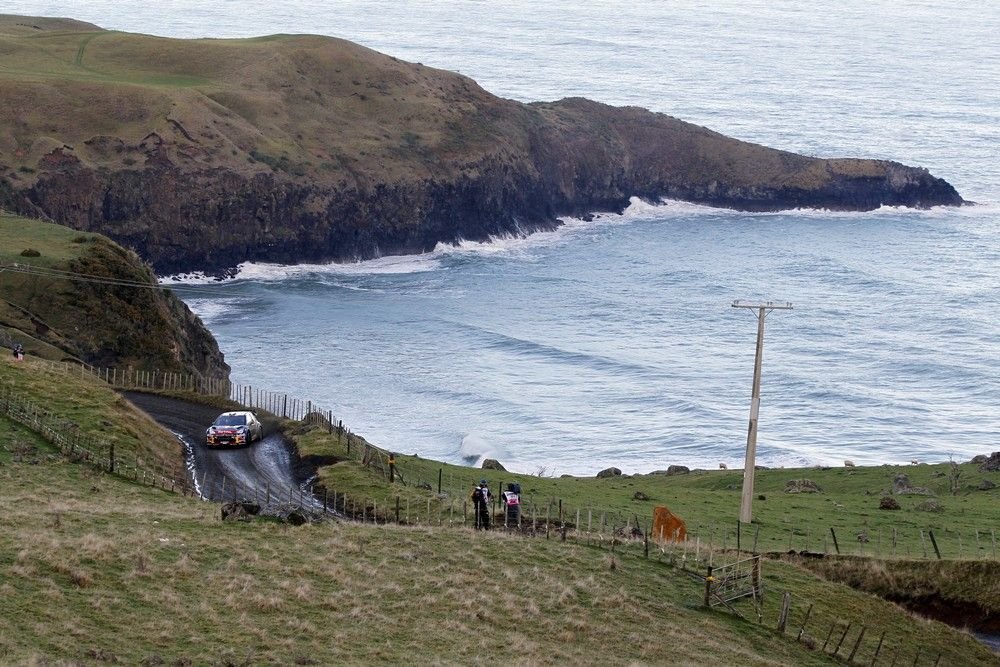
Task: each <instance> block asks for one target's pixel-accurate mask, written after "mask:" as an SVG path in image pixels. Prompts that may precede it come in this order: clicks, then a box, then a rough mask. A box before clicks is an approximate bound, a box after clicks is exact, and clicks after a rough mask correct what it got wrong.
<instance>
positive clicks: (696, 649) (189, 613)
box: [0, 419, 995, 665]
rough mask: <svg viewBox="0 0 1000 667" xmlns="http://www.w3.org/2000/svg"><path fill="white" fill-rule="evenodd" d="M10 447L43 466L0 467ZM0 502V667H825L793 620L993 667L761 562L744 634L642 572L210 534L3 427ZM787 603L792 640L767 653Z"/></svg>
mask: <svg viewBox="0 0 1000 667" xmlns="http://www.w3.org/2000/svg"><path fill="white" fill-rule="evenodd" d="M15 441H16V442H18V443H20V444H21V449H20V451H23V448H24V445H25V444H27V445H29V446H34V447H37V448H39V452H40V454H41V457H40V458H41V459H42V463H40V464H35V465H32V464H29V463H26V462H23V461H21V462H17V461H15V457H14V455H13V453H12V449H13V447H12V446H11V443H12V442H15ZM0 501H2V503H3V506H4V507H5V508H7V509H6V510H5V512H4V514H3V517H2V519H0V521H2V526H3V530H2V531H0V575H2V578H0V662H5V663H16V664H21V663H26V662H32V661H34V662H38V663H45V662H48V661H53V660H56V661H67V662H77V661H80V662H82V663H84V664H91V663H97V662H113V661H118V662H121V663H124V664H137V663H140V662H143V661H144V664H175V663H177V664H337V663H341V664H346V663H350V664H379V663H382V664H398V663H403V662H406V663H409V662H421V663H430V664H498V663H511V664H588V665H589V664H594V665H597V664H601V665H626V664H651V665H652V664H668V663H673V664H707V663H714V662H719V661H726V662H729V663H731V664H739V665H813V664H816V665H821V664H835V661H833V660H832V659H830V658H828V657H826V656H824V655H823V654H822V653H821V652H820V651H818V650H815V649H814V650H810V649H809V648H807V645H806V643H797V642H795V641H794V639H793V637H794V634H795V633H796V632H797V629H798V625H797V624H800V623H801V621H802V620H804V608H805V606H806V604H807V603H808V602H814V603H815V605H816V607H815V608H814V610H813V612H812V616H811V618H812V621H811V622H810V625H809V634H810V636H816V635H819V644H822V639H823V636H822V634H823V632H825V629H826V627H827V626H828V625H829V624H830V623H832V622H833V621H834V620H835V619H838V618H840V619H844V620H852V621H857V620H860V619H866V622H867V623H868V624H869V628H870V631H869V637H871V636H873V635H874V636H877V633H880V632H882V631H886V632H887V636H888V638H889V639H888V640H887V642H886V645H885V647H884V653H883V656H884V657H883V659H884V660H888V656H889V655H891V653H892V651H894V650H901V651H902V652H903V653H902V655H904V656H910V657H909V658H908V659H909V660H911V661H912V656H913V655H914V648H915V646H916V645H917V642H919V647H920V649H921V651H922V652H923V655H924V656H925V661H926V659H927V656H931V657H930V660H931V661H933V660H934V658H935V657H936V656H937V654H938V653H940V654H941V655H942V659H941V660H942V661H941V664H956V665H957V664H962V665H980V664H981V665H986V664H994V663H995V660H994V658H992V657H991V656H990V654H989V653H988V652H987V651H986V650H985V649H984V648H983V647H982V646H980V645H978V644H977V643H976V642H975V641H973V640H972V639H971V638H969V637H968V636H966V635H963V634H961V633H959V632H957V631H954V630H951V629H949V628H948V627H946V626H943V625H941V624H937V623H928V622H924V621H920V620H916V619H914V618H913V617H911V616H909V615H907V614H905V613H903V612H901V611H899V610H898V609H896V608H895V607H893V606H892V605H891V604H888V603H885V602H881V601H879V600H877V599H876V598H873V597H871V596H868V595H864V594H859V593H855V592H853V591H851V590H850V589H848V588H846V587H843V586H840V585H837V584H831V583H826V582H824V581H822V580H820V579H817V578H815V577H813V576H812V575H809V574H808V573H807V572H805V571H804V570H801V569H799V568H797V567H795V566H793V565H789V564H783V563H778V562H774V563H768V564H766V565H765V570H764V572H765V585H766V586H767V587H768V589H767V590H768V591H769V593H768V596H767V598H766V605H765V623H764V624H763V625H758V624H757V623H756V622H754V621H741V620H738V619H737V618H735V617H734V616H732V615H731V614H729V613H728V612H719V611H715V612H706V611H703V610H702V609H701V608H700V599H701V586H700V585H699V584H698V583H697V582H695V581H693V580H691V579H690V578H689V577H688V576H686V575H684V574H682V573H680V572H679V571H678V570H675V569H674V568H671V567H670V566H668V565H667V564H666V563H663V562H658V560H657V559H655V558H654V559H650V560H646V559H642V558H637V557H633V556H628V555H620V554H618V555H612V554H610V553H609V552H608V551H607V549H603V550H602V549H599V548H596V547H587V546H585V545H574V544H572V543H562V542H559V541H556V540H550V541H546V540H544V539H527V540H526V539H522V538H517V537H511V536H506V535H503V534H483V533H472V532H469V531H466V530H456V529H447V528H444V529H432V528H406V527H394V526H379V527H374V526H370V525H368V526H362V525H357V524H330V523H328V524H320V525H307V526H302V527H299V528H293V527H290V526H288V525H284V524H277V523H271V522H255V523H250V524H221V523H220V522H219V520H218V518H217V517H218V507H217V506H216V505H212V504H208V503H204V502H201V501H198V500H194V499H185V498H181V497H178V496H173V495H170V494H167V493H165V492H161V491H156V490H152V489H149V488H145V487H140V486H134V485H132V484H129V483H126V482H123V481H120V480H118V479H117V478H112V477H108V476H105V475H103V474H95V473H94V472H92V470H91V469H90V468H87V467H84V466H79V465H73V464H70V463H67V462H65V461H63V460H61V459H59V458H58V457H54V456H47V455H46V452H45V449H44V444H43V443H41V442H40V441H38V440H37V439H35V438H34V437H33V436H32V435H31V434H29V433H26V432H25V431H24V430H23V429H22V428H20V427H17V426H13V425H11V424H10V423H9V422H6V421H4V420H3V419H0ZM786 590H787V591H790V592H792V594H793V596H794V600H795V601H796V602H795V605H796V606H795V607H794V609H795V613H794V614H793V617H792V621H791V623H790V627H792V628H794V630H793V631H792V632H791V635H790V636H780V635H778V634H776V633H775V632H774V630H773V628H774V623H775V619H776V616H777V607H778V605H779V600H780V596H779V595H778V593H779V592H781V591H786ZM743 610H744V611H745V612H748V611H749V608H748V607H743ZM125 619H127V621H126V620H125ZM853 636H854V635H853V634H852V637H853ZM831 650H832V646H831V647H830V648H829V649H828V651H831ZM874 650H875V642H874V641H873V640H872V639H871V638H870V639H869V641H868V642H867V643H866V644H865V646H864V649H863V651H862V652H860V653H859V656H860V658H861V661H862V662H863V664H868V661H869V660H870V658H871V656H872V655H873V652H874ZM847 653H848V649H845V650H843V651H842V652H841V656H846V655H847Z"/></svg>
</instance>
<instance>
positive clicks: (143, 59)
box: [0, 17, 962, 272]
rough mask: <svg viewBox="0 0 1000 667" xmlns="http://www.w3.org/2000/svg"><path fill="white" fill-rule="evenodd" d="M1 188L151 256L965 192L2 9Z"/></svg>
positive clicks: (326, 61)
mask: <svg viewBox="0 0 1000 667" xmlns="http://www.w3.org/2000/svg"><path fill="white" fill-rule="evenodd" d="M0 98H2V99H3V100H4V102H5V103H4V105H3V106H2V107H0V207H5V208H7V209H11V210H14V211H17V212H19V213H22V214H25V215H31V216H37V217H45V218H50V219H53V220H56V221H58V222H60V223H62V224H66V225H69V226H72V227H74V228H77V229H81V230H94V231H100V232H102V233H105V234H107V235H108V236H110V237H112V238H114V239H115V240H117V241H119V242H120V243H123V244H125V245H127V246H129V247H132V248H134V249H136V250H137V251H138V252H139V253H140V254H141V255H142V256H143V257H145V258H147V259H148V260H149V261H151V262H152V263H153V264H154V266H155V268H156V269H157V271H160V272H176V271H183V270H190V269H202V270H210V271H212V270H225V269H226V268H229V267H232V266H234V265H236V264H238V263H239V262H242V261H245V260H264V261H276V262H299V261H318V260H330V259H350V258H366V257H372V256H377V255H381V254H398V253H411V252H421V251H426V250H429V249H431V248H433V247H434V246H435V245H436V244H437V243H438V242H442V241H443V242H452V241H456V240H458V239H463V238H464V239H476V240H483V239H486V238H488V237H489V236H491V235H497V234H505V233H512V232H515V233H516V232H528V231H532V230H536V229H541V228H550V227H553V226H555V225H558V224H559V222H558V217H559V216H567V215H585V214H588V213H591V212H596V211H618V210H621V209H623V208H624V207H625V206H626V205H627V203H628V200H629V198H630V197H633V196H638V197H642V198H645V199H649V200H658V199H660V198H663V197H669V198H675V199H683V200H687V201H692V202H699V203H703V204H708V205H712V206H724V207H731V208H736V209H742V210H750V211H764V210H778V209H785V208H795V207H823V208H831V209H843V210H868V209H873V208H877V207H879V206H882V205H902V206H916V207H927V206H934V205H939V204H947V205H957V204H961V203H962V199H961V197H960V196H959V194H958V193H957V192H956V191H955V189H954V188H953V187H951V186H950V185H949V184H948V183H947V182H945V181H943V180H941V179H939V178H935V177H934V176H932V175H930V174H929V173H927V172H926V170H923V169H919V168H913V167H907V166H904V165H901V164H898V163H893V162H885V161H873V160H861V159H857V160H855V159H838V160H824V159H817V158H810V157H805V156H801V155H795V154H792V153H787V152H783V151H777V150H773V149H769V148H766V147H763V146H759V145H755V144H749V143H746V142H741V141H737V140H734V139H730V138H727V137H724V136H722V135H720V134H718V133H715V132H712V131H710V130H708V129H705V128H702V127H698V126H695V125H692V124H689V123H685V122H682V121H680V120H677V119H675V118H672V117H669V116H665V115H663V114H657V113H652V112H649V111H646V110H643V109H638V108H613V107H609V106H606V105H602V104H598V103H595V102H591V101H588V100H584V99H565V100H561V101H558V102H551V103H536V104H521V103H518V102H514V101H511V100H505V99H501V98H498V97H496V96H493V95H490V94H489V93H487V92H486V91H484V90H482V89H481V88H480V87H479V86H477V85H476V84H475V82H473V81H471V80H470V79H468V78H466V77H463V76H460V75H457V74H453V73H450V72H444V71H440V70H435V69H431V68H428V67H424V66H422V65H420V64H413V63H405V62H402V61H399V60H397V59H395V58H392V57H389V56H385V55H382V54H379V53H376V52H374V51H371V50H368V49H365V48H363V47H360V46H358V45H355V44H351V43H349V42H345V41H342V40H337V39H332V38H326V37H315V36H275V37H268V38H259V39H249V40H169V39H162V38H154V37H149V36H142V35H130V34H124V33H115V32H108V31H103V30H100V29H99V28H96V27H95V26H90V25H87V24H80V23H76V22H59V21H51V22H50V21H49V20H41V19H28V18H24V17H0Z"/></svg>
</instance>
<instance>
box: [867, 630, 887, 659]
mask: <svg viewBox="0 0 1000 667" xmlns="http://www.w3.org/2000/svg"><path fill="white" fill-rule="evenodd" d="M884 639H885V630H883V631H882V634H881V635H880V636H879V638H878V646H876V647H875V655H873V656H872V661H871V663H870V664H869V665H868V667H875V661H876V660H878V654H879V653H880V652H881V651H882V640H884Z"/></svg>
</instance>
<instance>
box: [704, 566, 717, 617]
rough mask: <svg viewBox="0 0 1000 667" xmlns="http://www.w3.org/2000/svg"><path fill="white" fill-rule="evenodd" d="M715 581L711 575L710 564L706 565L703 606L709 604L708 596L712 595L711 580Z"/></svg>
mask: <svg viewBox="0 0 1000 667" xmlns="http://www.w3.org/2000/svg"><path fill="white" fill-rule="evenodd" d="M713 581H715V577H713V576H712V566H711V565H709V566H708V573H707V574H706V575H705V606H706V607H707V606H709V602H710V598H711V596H712V582H713Z"/></svg>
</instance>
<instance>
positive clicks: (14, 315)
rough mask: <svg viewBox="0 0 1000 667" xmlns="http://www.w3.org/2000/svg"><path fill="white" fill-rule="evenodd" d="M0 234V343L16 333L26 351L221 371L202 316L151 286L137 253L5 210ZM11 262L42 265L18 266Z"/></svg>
mask: <svg viewBox="0 0 1000 667" xmlns="http://www.w3.org/2000/svg"><path fill="white" fill-rule="evenodd" d="M0 238H2V239H3V245H2V246H0V269H2V268H3V267H6V270H0V343H2V344H4V345H5V346H7V345H9V343H11V342H13V341H18V342H21V343H22V344H23V345H24V347H25V349H26V351H27V352H28V353H29V354H35V355H39V356H43V357H47V358H52V359H63V358H70V359H79V360H82V361H85V362H86V363H90V364H94V365H97V366H116V367H121V368H125V367H127V366H132V367H133V368H141V369H146V370H159V371H173V372H185V373H194V374H196V375H204V376H210V377H226V376H228V373H229V367H228V366H227V365H226V363H225V361H223V357H222V353H221V352H219V348H218V345H217V344H216V342H215V339H214V338H212V335H211V334H210V333H209V332H208V330H207V329H205V327H204V325H202V323H201V320H199V319H198V318H197V317H196V316H195V315H194V314H193V313H192V312H191V311H190V309H188V307H187V306H186V305H185V304H184V303H183V302H182V301H181V300H180V299H178V298H176V297H175V296H173V295H172V294H170V293H169V292H167V291H165V290H161V289H156V288H153V286H154V285H155V284H156V278H155V276H154V275H153V274H152V272H151V271H150V269H149V267H148V266H147V265H145V264H144V263H143V262H142V261H141V260H140V259H139V258H138V257H137V256H136V255H135V253H133V252H129V251H127V250H125V249H124V248H122V247H121V246H118V245H117V244H115V243H113V242H112V241H110V240H108V239H107V238H105V237H103V236H101V235H98V234H81V233H79V232H75V231H73V230H71V229H68V228H66V227H62V226H59V225H54V224H50V223H45V222H39V221H36V220H28V219H25V218H20V217H17V216H11V215H4V214H3V213H0ZM26 251H29V252H27V255H29V256H25V253H26ZM30 251H34V252H30ZM35 253H37V256H34V255H35ZM14 264H17V265H19V267H36V268H38V269H41V270H44V271H46V272H47V273H46V274H44V275H43V274H32V273H21V272H19V271H18V270H15V267H14V266H13V265H14ZM53 271H58V272H69V273H70V274H72V275H70V276H67V277H55V275H56V274H53V273H50V272H53ZM59 275H62V274H59ZM81 278H85V279H81ZM91 278H96V279H97V281H93V280H91ZM105 281H125V282H126V283H139V284H140V285H146V286H149V288H142V287H136V286H135V285H129V284H109V283H108V282H105Z"/></svg>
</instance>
